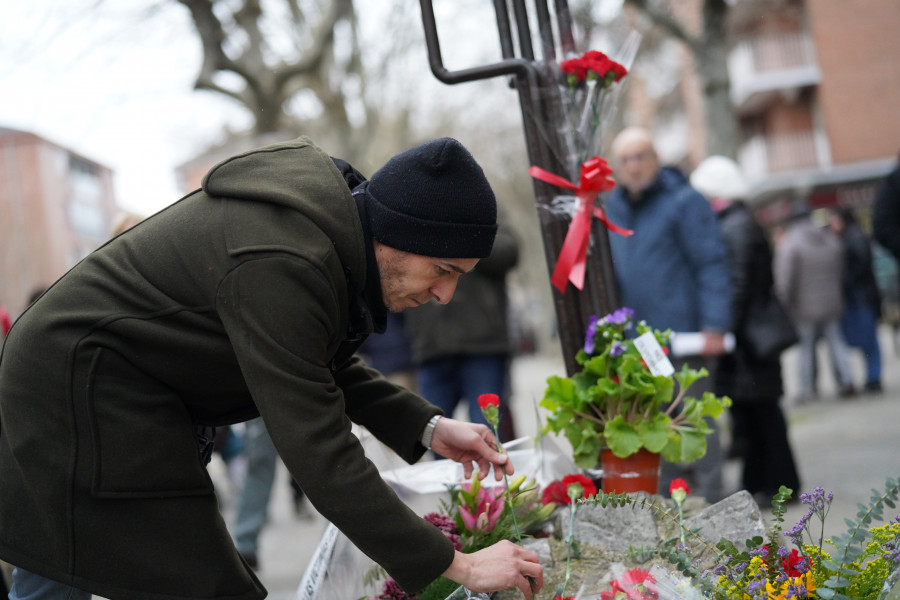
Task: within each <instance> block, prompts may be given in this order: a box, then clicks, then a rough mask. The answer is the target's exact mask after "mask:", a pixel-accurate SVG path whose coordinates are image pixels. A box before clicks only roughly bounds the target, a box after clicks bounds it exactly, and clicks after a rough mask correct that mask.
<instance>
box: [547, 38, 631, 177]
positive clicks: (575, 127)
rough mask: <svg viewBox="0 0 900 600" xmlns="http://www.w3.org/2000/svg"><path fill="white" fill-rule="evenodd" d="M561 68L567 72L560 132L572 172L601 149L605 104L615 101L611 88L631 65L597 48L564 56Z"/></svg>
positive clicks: (562, 95)
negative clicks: (628, 65)
mask: <svg viewBox="0 0 900 600" xmlns="http://www.w3.org/2000/svg"><path fill="white" fill-rule="evenodd" d="M559 68H560V70H561V71H562V72H563V73H565V75H566V83H565V90H564V91H563V92H562V93H561V94H560V96H561V99H562V102H563V111H562V113H563V118H564V121H565V122H564V123H563V130H562V132H561V133H562V138H563V139H564V140H565V142H566V149H567V151H568V156H567V159H568V163H569V165H568V166H569V173H576V172H577V171H578V169H579V168H580V166H581V164H583V163H584V162H586V161H587V160H588V159H589V158H590V157H591V156H593V155H595V154H598V153H599V151H600V148H599V145H600V142H601V139H600V138H601V137H602V131H601V129H602V128H601V124H602V123H603V120H604V116H605V113H604V108H605V106H604V105H606V104H607V102H609V103H610V104H611V103H612V100H611V99H610V91H611V90H612V88H613V85H614V84H615V83H618V82H619V81H621V80H622V78H623V77H625V76H626V75H627V74H628V69H626V68H625V66H623V65H622V64H620V63H618V62H616V61H614V60H612V59H611V58H610V57H609V56H607V55H606V54H604V53H603V52H599V51H597V50H589V51H587V52H585V53H584V54H582V55H581V56H579V57H577V58H570V59H568V60H564V61H562V62H561V63H559ZM609 108H610V109H611V108H612V107H609ZM609 113H610V114H611V113H612V111H611V110H609Z"/></svg>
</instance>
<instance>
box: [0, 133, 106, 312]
mask: <svg viewBox="0 0 900 600" xmlns="http://www.w3.org/2000/svg"><path fill="white" fill-rule="evenodd" d="M117 213H118V208H117V205H116V203H115V199H114V194H113V185H112V171H111V170H110V169H108V168H106V167H104V166H103V165H100V164H98V163H96V162H94V161H92V160H90V159H88V158H85V157H84V156H81V155H79V154H77V153H75V152H72V151H71V150H68V149H66V148H63V147H61V146H59V145H57V144H54V143H53V142H50V141H48V140H46V139H44V138H42V137H40V136H37V135H34V134H33V133H28V132H25V131H18V130H14V129H6V128H2V127H0V304H3V305H4V306H5V307H6V308H7V310H9V312H10V313H11V314H12V316H13V317H15V316H17V315H18V314H19V313H21V312H22V310H23V309H24V308H25V307H26V306H27V304H28V300H29V298H30V296H31V295H32V294H33V293H34V291H35V290H38V289H41V288H45V287H46V286H48V285H50V284H51V283H53V282H54V281H55V280H56V279H58V278H59V277H60V276H61V275H62V274H63V273H65V272H66V271H67V270H68V269H69V268H71V267H72V266H74V265H75V263H77V262H78V261H79V260H81V259H82V258H84V257H85V256H87V254H88V253H90V252H91V251H92V250H94V249H95V248H97V247H98V246H100V245H101V244H102V243H103V242H105V241H106V239H107V237H108V233H109V231H110V227H111V224H112V222H113V219H114V218H115V216H116V214H117Z"/></svg>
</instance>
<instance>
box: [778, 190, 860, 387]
mask: <svg viewBox="0 0 900 600" xmlns="http://www.w3.org/2000/svg"><path fill="white" fill-rule="evenodd" d="M773 264H774V276H775V293H776V295H777V296H778V299H779V300H781V303H782V304H783V305H784V307H785V309H787V311H788V314H790V315H791V318H792V319H793V321H794V324H795V325H796V327H797V333H798V334H799V336H800V349H799V355H798V358H799V361H800V377H799V385H798V392H797V399H796V401H797V403H798V404H804V403H806V402H809V401H811V400H813V399H814V398H816V396H817V395H818V386H817V385H816V380H817V369H816V346H817V344H818V340H819V338H820V337H824V338H825V341H826V343H827V344H828V349H829V352H830V357H831V365H832V367H833V369H832V370H833V371H834V373H835V377H836V378H837V382H838V394H839V395H840V396H841V397H842V398H849V397H852V396H853V395H854V394H855V393H856V390H855V388H854V385H853V372H852V371H851V367H850V357H849V351H848V349H847V343H846V341H845V340H844V334H843V332H842V331H841V317H842V316H843V314H844V284H843V281H844V269H845V268H846V267H845V259H844V247H843V244H841V241H840V240H839V239H838V237H837V236H836V235H834V233H833V232H832V231H831V230H830V229H828V228H827V227H821V226H819V225H816V224H815V223H813V221H812V218H811V215H810V212H809V209H808V208H807V207H806V206H805V204H804V205H798V206H796V207H795V208H794V211H793V214H792V215H791V216H790V217H789V219H788V220H787V223H786V224H785V229H784V234H783V235H782V237H781V239H780V241H779V242H778V244H776V245H775V257H774V263H773Z"/></svg>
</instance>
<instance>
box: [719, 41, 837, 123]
mask: <svg viewBox="0 0 900 600" xmlns="http://www.w3.org/2000/svg"><path fill="white" fill-rule="evenodd" d="M728 74H729V77H730V79H731V101H732V102H733V103H734V105H735V106H736V107H738V108H741V107H743V106H744V105H745V104H746V103H748V101H749V100H751V99H752V97H753V96H754V95H757V94H761V93H764V92H770V91H777V90H787V89H796V88H801V87H805V86H810V85H816V84H818V83H819V81H820V80H821V78H822V75H821V72H820V71H819V67H818V65H817V63H816V57H815V49H814V47H813V43H812V39H811V38H810V36H809V35H808V34H807V33H805V32H794V33H780V34H766V35H760V36H757V37H753V38H750V39H746V40H744V41H742V42H739V43H738V45H737V46H736V47H735V48H734V50H732V51H731V53H730V54H729V56H728Z"/></svg>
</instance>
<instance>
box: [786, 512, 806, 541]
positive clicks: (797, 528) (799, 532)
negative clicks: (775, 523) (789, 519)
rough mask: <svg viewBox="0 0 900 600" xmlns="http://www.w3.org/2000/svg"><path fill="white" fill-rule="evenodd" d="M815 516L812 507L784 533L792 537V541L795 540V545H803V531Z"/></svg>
mask: <svg viewBox="0 0 900 600" xmlns="http://www.w3.org/2000/svg"><path fill="white" fill-rule="evenodd" d="M812 516H813V509H812V508H810V509H809V510H808V511H806V514H805V515H803V516H802V517H800V520H799V521H797V524H796V525H794V526H793V527H791V528H790V529H788V530H787V531H785V532H784V535H786V536H787V537H789V538H790V540H791V541H792V542H794V545H795V546H802V545H803V532H804V531H806V527H807V524H808V523H809V520H810V518H812Z"/></svg>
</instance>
